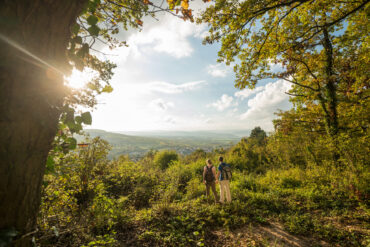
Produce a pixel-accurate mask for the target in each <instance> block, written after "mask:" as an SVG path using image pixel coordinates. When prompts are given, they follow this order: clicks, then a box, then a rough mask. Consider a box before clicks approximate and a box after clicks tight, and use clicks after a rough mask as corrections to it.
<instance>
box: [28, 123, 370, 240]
mask: <svg viewBox="0 0 370 247" xmlns="http://www.w3.org/2000/svg"><path fill="white" fill-rule="evenodd" d="M287 137H288V136H287V135H284V134H283V133H281V132H275V133H274V134H273V135H271V136H269V137H267V136H266V135H265V133H264V131H263V130H262V129H261V128H259V127H258V128H255V129H254V130H253V131H252V132H251V136H250V137H245V138H243V139H242V140H241V141H240V142H239V143H238V144H237V145H235V146H233V147H232V148H230V149H229V150H227V151H226V152H225V153H224V157H225V160H226V161H227V163H229V164H230V165H231V167H232V168H233V180H232V182H231V191H232V197H233V201H232V203H231V204H226V205H213V204H209V203H208V201H207V200H206V198H205V186H204V185H203V184H202V170H203V167H204V165H205V161H206V159H207V158H210V159H211V160H213V161H214V163H216V161H217V158H218V156H219V155H220V153H219V152H218V151H217V150H215V151H213V152H208V153H207V152H204V151H201V150H198V151H196V152H194V154H191V155H189V156H179V155H178V154H176V153H175V152H173V151H162V152H157V153H156V152H149V153H148V154H147V155H146V156H145V157H144V158H142V159H141V160H139V161H138V162H133V161H131V160H129V159H128V157H127V156H121V157H119V158H117V159H115V160H112V161H109V160H107V159H106V157H107V153H108V151H109V148H110V147H109V146H108V145H107V144H106V143H105V141H103V140H101V139H99V138H95V139H93V140H90V141H89V142H90V143H91V145H90V146H89V147H87V148H80V149H78V150H77V151H76V152H71V153H68V154H62V155H61V156H60V158H59V159H58V161H57V162H56V163H55V167H54V169H53V170H51V171H50V172H48V174H47V175H46V176H45V179H44V185H43V196H42V206H41V214H40V216H39V218H38V228H39V230H40V231H39V232H38V233H37V235H36V238H35V240H34V241H35V243H36V244H38V245H41V246H122V245H127V246H222V245H226V244H227V240H225V239H223V238H221V237H220V236H219V235H217V234H216V233H217V231H221V232H223V233H224V234H226V233H227V232H234V231H237V230H238V229H244V231H248V232H251V231H253V230H252V229H256V228H258V227H265V228H269V227H272V224H279V225H281V226H282V228H283V229H284V230H285V231H286V232H287V233H290V234H292V235H296V236H298V238H303V236H305V237H306V238H307V237H308V238H310V243H311V244H312V245H315V244H316V245H317V246H321V245H323V243H325V244H326V245H328V246H367V245H368V244H369V241H370V239H369V232H368V230H367V229H368V227H369V225H368V222H369V219H370V214H369V206H370V205H369V193H370V191H369V186H368V185H369V182H370V173H369V169H368V167H367V166H364V165H361V164H359V165H358V166H356V170H353V169H352V168H350V167H345V168H338V167H336V166H335V164H334V163H333V162H330V161H329V160H326V159H329V158H330V157H327V156H326V153H325V152H323V150H321V149H322V148H325V146H321V149H312V150H309V149H307V148H306V147H305V146H303V147H302V139H299V138H297V139H295V140H296V142H295V145H296V146H297V148H301V150H300V152H299V153H297V152H295V151H296V150H291V149H290V148H289V147H286V140H285V138H287ZM305 138H308V139H309V138H310V136H307V137H305ZM293 141H294V140H293ZM293 141H292V140H290V142H291V144H292V145H293V143H292V142H293ZM323 143H324V142H322V140H317V141H316V145H323ZM313 155H315V156H316V159H317V160H320V161H321V162H322V163H321V165H320V166H318V165H317V164H316V163H315V161H314V160H313V159H312V156H313ZM277 156H278V157H279V159H277ZM363 158H364V159H367V161H368V157H363ZM356 171H358V172H356ZM245 229H246V230H245ZM225 241H226V242H225ZM229 241H232V240H229ZM243 241H246V243H247V244H248V246H269V245H271V244H272V243H273V241H277V240H271V239H270V240H269V238H267V236H262V237H261V236H260V237H257V236H252V237H250V238H248V239H244V240H243ZM280 241H282V242H281V244H282V245H285V244H287V242H284V241H285V240H280ZM234 244H236V242H235V243H234ZM325 244H324V245H325ZM312 245H310V246H312Z"/></svg>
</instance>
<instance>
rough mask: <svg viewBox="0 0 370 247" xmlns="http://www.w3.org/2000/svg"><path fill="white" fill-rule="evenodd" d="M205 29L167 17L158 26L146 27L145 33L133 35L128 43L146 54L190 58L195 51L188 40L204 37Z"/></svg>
mask: <svg viewBox="0 0 370 247" xmlns="http://www.w3.org/2000/svg"><path fill="white" fill-rule="evenodd" d="M204 28H205V27H204V26H196V25H195V24H194V23H191V22H185V21H183V20H180V19H179V18H173V16H168V15H166V16H164V17H163V18H162V20H161V21H160V22H159V23H158V24H157V25H154V26H150V27H148V28H147V29H146V27H145V25H144V29H143V30H145V32H144V31H143V32H140V33H135V34H133V35H132V36H131V37H130V38H129V40H128V42H127V43H128V44H129V45H130V46H135V47H137V48H138V49H139V50H142V51H146V52H152V51H155V52H158V53H166V54H168V55H170V56H173V57H176V58H182V57H189V56H190V55H191V54H192V53H193V51H194V49H193V47H192V46H191V44H190V42H189V40H188V38H190V37H195V36H197V37H200V36H202V33H203V32H204ZM143 48H144V49H143Z"/></svg>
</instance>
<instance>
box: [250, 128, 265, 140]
mask: <svg viewBox="0 0 370 247" xmlns="http://www.w3.org/2000/svg"><path fill="white" fill-rule="evenodd" d="M249 137H250V138H252V139H255V140H256V141H257V143H258V144H259V145H262V144H263V143H264V142H265V141H266V137H267V135H266V132H265V131H264V130H263V129H261V127H259V126H258V127H255V128H254V129H252V131H251V134H250V136H249Z"/></svg>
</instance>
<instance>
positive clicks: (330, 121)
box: [323, 28, 338, 137]
mask: <svg viewBox="0 0 370 247" xmlns="http://www.w3.org/2000/svg"><path fill="white" fill-rule="evenodd" d="M323 33H324V40H323V45H324V50H325V57H326V61H325V81H326V85H325V87H324V90H325V92H324V93H325V98H326V109H327V113H326V126H327V132H328V134H329V135H330V136H331V137H335V136H336V135H337V134H338V114H337V89H336V85H335V78H334V71H333V70H334V69H333V46H332V43H331V41H330V37H329V33H328V30H327V29H326V28H324V29H323Z"/></svg>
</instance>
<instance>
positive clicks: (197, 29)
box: [69, 14, 291, 131]
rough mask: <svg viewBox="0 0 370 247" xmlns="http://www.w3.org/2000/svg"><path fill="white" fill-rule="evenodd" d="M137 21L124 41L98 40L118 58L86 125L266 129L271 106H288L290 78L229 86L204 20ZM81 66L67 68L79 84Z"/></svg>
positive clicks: (113, 58) (136, 128) (82, 77)
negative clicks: (108, 88) (206, 41)
mask: <svg viewBox="0 0 370 247" xmlns="http://www.w3.org/2000/svg"><path fill="white" fill-rule="evenodd" d="M159 19H160V21H155V20H148V21H144V25H143V29H142V31H141V32H138V31H135V32H128V33H124V34H123V35H125V40H126V41H127V43H128V45H129V47H120V48H117V49H114V50H109V49H108V48H105V47H102V48H101V51H102V52H104V53H107V54H112V55H110V56H104V57H103V58H104V59H109V60H111V61H113V62H115V63H116V64H117V68H116V69H115V70H114V72H115V75H114V76H113V78H112V80H111V82H110V83H111V85H112V87H113V89H114V90H113V92H112V93H110V94H102V95H99V96H98V102H99V104H98V105H97V106H96V108H95V109H94V110H93V111H92V117H93V122H92V125H91V126H89V127H88V128H94V129H103V130H107V131H153V130H183V131H195V130H218V131H222V130H224V131H228V130H248V129H253V128H254V127H256V126H260V127H261V128H263V129H264V130H266V131H271V130H273V125H272V120H273V119H275V118H276V116H275V115H274V112H277V111H278V110H279V109H281V110H287V109H289V108H290V107H291V103H289V101H288V99H289V97H288V95H286V94H285V93H284V92H286V91H288V90H289V88H290V86H291V85H290V83H288V82H286V81H282V80H264V81H260V82H259V83H258V84H257V86H256V88H255V89H254V90H250V89H244V90H240V89H236V88H235V87H234V79H235V76H234V73H233V70H232V68H231V67H228V66H226V65H224V64H220V63H217V62H216V60H217V52H218V50H219V49H220V44H214V45H202V39H203V37H204V36H205V35H206V33H207V27H206V26H205V25H196V24H195V23H191V22H189V21H187V22H185V21H183V20H181V19H178V18H175V17H173V16H171V15H168V14H166V15H164V16H161V17H160V18H159ZM87 75H88V73H87V72H83V73H81V72H77V71H74V72H73V74H72V77H71V78H69V81H70V84H71V86H74V87H78V86H80V85H81V83H82V82H83V81H84V80H85V79H86V78H87V77H88V76H87Z"/></svg>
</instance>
